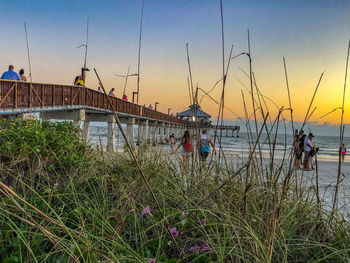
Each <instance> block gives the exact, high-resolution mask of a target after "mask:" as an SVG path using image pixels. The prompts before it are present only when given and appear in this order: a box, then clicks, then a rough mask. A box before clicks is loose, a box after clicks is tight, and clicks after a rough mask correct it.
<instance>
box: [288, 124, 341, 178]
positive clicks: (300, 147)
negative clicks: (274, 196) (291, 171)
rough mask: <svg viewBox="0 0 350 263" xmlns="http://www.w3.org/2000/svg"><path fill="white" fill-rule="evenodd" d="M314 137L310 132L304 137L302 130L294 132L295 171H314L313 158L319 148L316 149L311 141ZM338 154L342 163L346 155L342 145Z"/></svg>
mask: <svg viewBox="0 0 350 263" xmlns="http://www.w3.org/2000/svg"><path fill="white" fill-rule="evenodd" d="M314 137H315V136H314V135H313V134H312V132H310V133H309V134H308V135H306V134H305V133H304V131H303V130H300V132H298V130H297V129H296V130H295V133H294V142H293V148H294V153H295V168H296V169H297V170H299V169H302V170H304V171H310V170H313V169H314V164H315V160H314V159H315V158H314V157H315V155H316V154H317V153H318V151H319V147H316V144H315V142H314V141H313V138H314ZM339 154H340V155H341V158H342V161H343V162H344V160H345V155H346V147H345V144H344V143H343V144H342V145H341V147H340V149H339ZM301 165H302V167H301ZM310 166H311V167H310Z"/></svg>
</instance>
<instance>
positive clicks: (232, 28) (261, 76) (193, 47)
mask: <svg viewBox="0 0 350 263" xmlns="http://www.w3.org/2000/svg"><path fill="white" fill-rule="evenodd" d="M223 3H224V27H225V49H226V52H225V53H226V58H225V60H227V57H228V55H229V50H230V46H231V45H233V46H234V52H233V53H234V54H238V53H241V52H245V51H247V29H248V28H249V29H250V32H251V53H252V59H253V70H254V72H255V76H256V80H257V84H258V86H259V88H260V89H261V91H262V93H263V94H264V95H265V96H267V97H269V98H271V99H272V100H274V101H275V102H276V103H277V104H278V106H283V105H285V107H288V97H287V90H286V84H285V78H284V70H283V60H282V58H283V57H285V58H286V61H287V68H288V75H289V84H290V89H291V95H292V104H293V108H294V118H295V119H296V120H299V121H302V120H303V118H304V116H305V113H306V110H307V106H308V104H309V102H310V100H311V97H312V94H313V91H314V89H315V87H316V84H317V82H318V79H319V77H320V75H321V73H322V72H323V71H325V75H324V78H323V80H322V82H321V85H320V87H319V92H318V94H317V95H316V99H315V103H314V105H315V106H317V110H316V111H315V113H314V115H313V117H312V118H311V121H319V122H330V123H338V122H339V118H340V111H337V112H335V113H333V114H331V115H329V116H328V117H326V118H323V119H320V116H322V115H323V114H325V113H327V112H329V111H331V110H332V109H334V108H336V107H339V106H341V100H342V91H343V83H344V74H345V62H346V52H347V45H348V40H349V37H350V15H349V14H350V12H349V11H350V1H345V0H344V1H338V0H328V1H326V0H314V1H313V0H309V1H301V0H292V1H277V0H275V1H261V0H235V1H232V0H223ZM140 11H141V0H114V1H111V0H100V1H86V0H84V1H83V0H74V1H72V0H61V1H58V0H50V1H48V0H31V1H28V0H26V1H24V0H3V1H1V2H0V33H1V45H0V61H1V64H0V70H1V71H5V70H7V66H8V65H9V64H13V65H14V66H15V69H16V70H19V69H20V68H24V69H25V71H26V73H28V61H27V53H26V43H25V35H24V28H23V23H24V22H26V24H27V28H28V34H29V45H30V51H31V60H32V76H33V81H35V82H47V83H64V84H71V83H72V81H73V79H74V77H75V75H77V74H78V73H79V70H80V68H81V66H82V63H83V53H84V50H83V49H76V48H75V47H76V46H78V45H80V44H83V43H84V41H85V27H86V17H87V15H89V16H90V29H89V30H90V34H89V53H88V67H89V68H90V69H93V68H96V69H97V71H98V72H99V74H100V76H101V78H102V81H103V83H104V86H105V87H106V88H107V89H110V88H112V87H114V88H116V90H117V95H118V96H121V94H122V88H123V83H124V80H123V79H122V78H118V77H115V76H114V74H115V73H117V74H125V73H126V71H127V69H128V66H129V65H130V66H131V73H135V72H136V69H137V51H138V34H139V20H140ZM186 43H189V48H190V55H191V64H192V71H193V80H194V85H196V84H197V83H198V85H199V87H200V88H202V89H204V90H209V89H210V88H211V87H212V86H213V85H214V84H215V82H216V81H218V80H219V79H220V78H221V74H222V69H221V67H222V55H221V52H222V50H221V28H220V3H219V0H200V1H199V0H173V1H165V0H145V10H144V27H143V42H142V55H141V90H140V103H141V104H146V105H148V104H150V103H152V104H154V102H155V101H158V102H159V109H160V110H161V111H163V112H167V109H168V108H169V107H170V108H172V111H173V112H175V113H176V112H179V111H182V110H185V109H186V107H187V106H188V105H189V97H188V88H187V79H186V78H187V75H188V68H187V61H186ZM242 70H243V71H246V72H248V71H249V67H248V61H247V58H246V57H240V58H238V59H236V60H233V61H232V63H231V69H230V71H229V74H228V80H227V86H226V96H225V104H226V105H227V107H228V108H230V109H231V110H232V111H233V112H235V113H236V114H237V115H239V116H244V112H243V104H242V96H241V90H243V91H244V93H245V97H246V99H247V102H251V100H249V98H248V96H249V93H248V92H247V91H246V89H245V88H244V87H243V85H242V84H241V83H240V81H241V82H243V83H244V85H246V86H247V87H249V79H248V78H247V77H246V76H245V75H244V73H243V72H242ZM97 85H98V84H97V79H96V76H95V75H94V73H93V71H91V72H90V73H88V77H87V86H88V87H90V88H93V89H97ZM221 88H222V87H221V86H220V85H219V86H218V87H217V88H216V90H214V92H213V93H212V94H211V95H212V96H213V97H214V98H215V99H217V100H219V99H220V94H221ZM134 90H136V81H135V79H130V80H129V83H128V88H127V94H128V96H129V98H131V94H132V91H134ZM201 106H202V108H203V109H204V110H205V111H207V112H208V113H210V114H212V115H213V117H214V116H216V115H217V111H218V106H217V105H216V104H215V103H214V102H212V101H210V100H208V99H203V101H202V104H201ZM269 106H270V109H271V114H276V111H275V109H276V107H275V106H273V104H271V103H270V104H269ZM349 106H350V90H348V93H347V96H346V108H345V122H346V123H350V107H349ZM249 111H250V112H252V109H251V105H250V104H249ZM287 116H288V114H286V117H287ZM288 118H289V117H288ZM225 119H230V120H234V119H236V116H235V115H234V114H233V113H231V112H230V111H228V110H226V111H225Z"/></svg>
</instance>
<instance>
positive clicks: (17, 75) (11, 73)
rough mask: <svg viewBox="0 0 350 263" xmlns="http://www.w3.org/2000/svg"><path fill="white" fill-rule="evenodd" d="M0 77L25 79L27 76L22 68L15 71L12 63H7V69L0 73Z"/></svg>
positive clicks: (17, 79)
mask: <svg viewBox="0 0 350 263" xmlns="http://www.w3.org/2000/svg"><path fill="white" fill-rule="evenodd" d="M1 79H5V80H16V81H27V77H26V76H25V75H24V69H20V71H19V72H18V73H17V72H16V71H15V67H14V66H13V65H9V67H8V71H5V72H4V73H2V75H1Z"/></svg>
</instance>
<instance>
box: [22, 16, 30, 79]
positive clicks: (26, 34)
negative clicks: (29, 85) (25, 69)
mask: <svg viewBox="0 0 350 263" xmlns="http://www.w3.org/2000/svg"><path fill="white" fill-rule="evenodd" d="M24 32H25V36H26V44H27V56H28V65H29V76H28V77H29V79H30V82H32V66H31V63H30V52H29V42H28V32H27V25H26V23H24Z"/></svg>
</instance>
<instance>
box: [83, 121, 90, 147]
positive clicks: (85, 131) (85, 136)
mask: <svg viewBox="0 0 350 263" xmlns="http://www.w3.org/2000/svg"><path fill="white" fill-rule="evenodd" d="M89 135H90V121H87V120H85V121H84V126H83V140H84V142H88V141H89Z"/></svg>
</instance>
